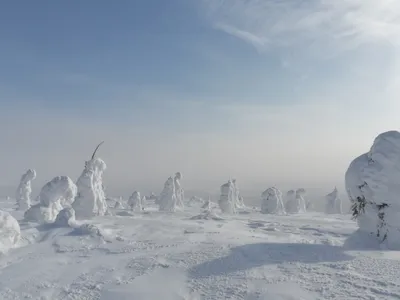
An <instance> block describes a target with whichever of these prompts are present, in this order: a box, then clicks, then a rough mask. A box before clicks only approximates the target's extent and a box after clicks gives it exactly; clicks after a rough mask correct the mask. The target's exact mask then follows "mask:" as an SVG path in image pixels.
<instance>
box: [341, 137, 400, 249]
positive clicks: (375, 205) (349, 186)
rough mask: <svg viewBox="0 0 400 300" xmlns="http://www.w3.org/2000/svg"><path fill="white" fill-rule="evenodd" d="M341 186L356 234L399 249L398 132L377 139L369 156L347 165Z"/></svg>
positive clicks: (399, 172)
mask: <svg viewBox="0 0 400 300" xmlns="http://www.w3.org/2000/svg"><path fill="white" fill-rule="evenodd" d="M345 183H346V190H347V193H348V195H349V198H350V201H351V202H352V203H353V211H354V209H356V210H357V211H358V213H357V222H358V225H359V228H360V231H362V232H366V233H369V234H373V235H374V236H376V237H377V238H378V240H379V241H381V242H385V244H386V245H387V246H388V247H389V248H393V249H400V221H399V220H400V198H399V195H400V132H398V131H388V132H384V133H381V134H380V135H378V136H377V137H376V138H375V140H374V142H373V144H372V147H371V149H370V150H369V152H367V153H365V154H362V155H360V156H359V157H357V158H355V159H354V160H353V161H352V162H351V163H350V166H349V168H348V170H347V172H346V175H345Z"/></svg>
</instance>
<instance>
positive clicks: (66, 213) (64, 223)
mask: <svg viewBox="0 0 400 300" xmlns="http://www.w3.org/2000/svg"><path fill="white" fill-rule="evenodd" d="M74 222H75V210H74V209H73V208H72V207H67V208H64V209H62V210H61V211H60V212H59V213H58V215H57V217H56V220H55V221H54V225H56V226H58V227H69V226H71V225H72V224H73V223H74Z"/></svg>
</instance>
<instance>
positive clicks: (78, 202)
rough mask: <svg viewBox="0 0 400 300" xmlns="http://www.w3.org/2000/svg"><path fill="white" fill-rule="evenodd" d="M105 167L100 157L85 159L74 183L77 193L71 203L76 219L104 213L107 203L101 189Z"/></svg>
mask: <svg viewBox="0 0 400 300" xmlns="http://www.w3.org/2000/svg"><path fill="white" fill-rule="evenodd" d="M106 168H107V166H106V163H105V162H104V161H103V160H102V159H100V158H92V159H91V160H89V161H86V164H85V168H84V170H83V172H82V174H81V176H80V177H79V179H78V181H77V183H76V185H77V187H78V195H77V197H76V199H75V202H74V203H73V205H72V207H73V208H74V210H75V214H76V218H77V219H78V220H82V219H90V218H92V217H94V216H104V215H106V213H107V209H108V205H107V202H106V197H105V194H104V190H103V172H104V171H105V170H106Z"/></svg>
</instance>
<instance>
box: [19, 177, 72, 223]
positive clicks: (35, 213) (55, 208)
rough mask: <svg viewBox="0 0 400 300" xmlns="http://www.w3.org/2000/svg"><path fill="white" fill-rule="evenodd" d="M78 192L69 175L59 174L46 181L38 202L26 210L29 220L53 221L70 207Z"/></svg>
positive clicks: (26, 216)
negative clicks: (63, 210) (64, 209)
mask: <svg viewBox="0 0 400 300" xmlns="http://www.w3.org/2000/svg"><path fill="white" fill-rule="evenodd" d="M76 194H77V187H76V185H75V184H74V182H73V181H72V180H71V178H69V177H68V176H57V177H55V178H53V179H52V180H51V181H49V182H48V183H46V184H45V185H44V186H43V187H42V189H41V191H40V194H39V196H38V198H37V200H38V203H37V204H35V205H33V206H31V208H29V209H28V210H27V211H26V212H25V215H24V216H25V219H26V220H27V221H33V222H39V223H52V222H54V220H55V219H56V217H57V215H58V213H59V212H60V211H61V210H62V209H63V208H67V207H70V206H71V204H72V202H73V201H74V199H75V197H76Z"/></svg>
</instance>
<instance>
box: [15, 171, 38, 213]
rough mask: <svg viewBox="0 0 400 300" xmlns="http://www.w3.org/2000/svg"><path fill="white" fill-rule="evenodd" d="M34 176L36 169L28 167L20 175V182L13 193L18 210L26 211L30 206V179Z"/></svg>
mask: <svg viewBox="0 0 400 300" xmlns="http://www.w3.org/2000/svg"><path fill="white" fill-rule="evenodd" d="M35 178H36V171H35V170H32V169H29V170H28V171H26V173H25V174H24V175H22V176H21V180H20V183H19V185H18V188H17V192H16V193H15V199H16V200H17V205H18V210H21V211H26V210H27V209H28V208H29V207H31V193H32V187H31V181H32V180H34V179H35Z"/></svg>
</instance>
